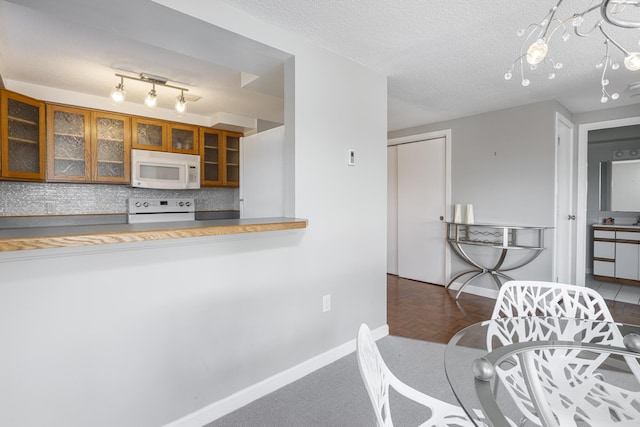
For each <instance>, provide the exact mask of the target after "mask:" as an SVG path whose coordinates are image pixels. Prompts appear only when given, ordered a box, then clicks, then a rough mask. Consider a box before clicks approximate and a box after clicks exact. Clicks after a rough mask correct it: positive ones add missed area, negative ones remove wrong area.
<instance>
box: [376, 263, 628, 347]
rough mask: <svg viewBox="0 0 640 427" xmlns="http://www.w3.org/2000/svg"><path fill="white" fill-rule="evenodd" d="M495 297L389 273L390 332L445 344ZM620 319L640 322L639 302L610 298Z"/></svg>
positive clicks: (485, 314)
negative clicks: (447, 289) (458, 295)
mask: <svg viewBox="0 0 640 427" xmlns="http://www.w3.org/2000/svg"><path fill="white" fill-rule="evenodd" d="M494 303H495V300H494V299H492V298H485V297H480V296H477V295H473V294H469V293H464V294H462V295H461V296H460V298H459V299H458V301H456V300H455V292H453V291H451V292H448V291H446V290H445V289H444V287H443V286H439V285H432V284H429V283H424V282H418V281H415V280H409V279H403V278H400V277H398V276H395V275H392V274H388V275H387V323H388V324H389V334H390V335H396V336H401V337H406V338H414V339H420V340H424V341H432V342H439V343H443V344H446V343H448V342H449V340H450V339H451V337H453V336H454V335H455V334H456V333H457V332H458V331H459V330H461V329H463V328H465V327H466V326H468V325H471V324H473V323H477V322H481V321H483V320H486V319H488V318H489V317H490V316H491V312H492V311H493V305H494ZM607 305H608V306H609V309H610V310H611V314H612V316H613V318H614V319H615V320H616V321H617V322H623V323H633V324H640V306H638V305H635V304H627V303H623V302H615V301H609V300H607Z"/></svg>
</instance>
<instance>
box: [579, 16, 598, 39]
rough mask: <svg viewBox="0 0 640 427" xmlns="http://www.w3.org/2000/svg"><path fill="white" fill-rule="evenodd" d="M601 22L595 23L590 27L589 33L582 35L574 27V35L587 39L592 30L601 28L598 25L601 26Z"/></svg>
mask: <svg viewBox="0 0 640 427" xmlns="http://www.w3.org/2000/svg"><path fill="white" fill-rule="evenodd" d="M602 22H603V21H602V20H600V21H598V22H596V23H595V24H594V25H593V27H591V29H590V30H589V31H586V32H584V33H581V32H580V31H578V27H574V32H575V33H576V36H578V37H588V36H589V34H591V33H592V32H593V31H594V30H596V29H597V28H602V27H600V25H601V24H602Z"/></svg>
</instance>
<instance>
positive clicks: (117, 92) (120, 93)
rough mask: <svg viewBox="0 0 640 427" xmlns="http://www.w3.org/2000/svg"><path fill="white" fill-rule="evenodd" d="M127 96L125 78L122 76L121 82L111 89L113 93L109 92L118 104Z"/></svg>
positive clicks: (110, 96)
mask: <svg viewBox="0 0 640 427" xmlns="http://www.w3.org/2000/svg"><path fill="white" fill-rule="evenodd" d="M126 97H127V92H126V91H125V90H124V78H123V77H120V83H118V84H117V85H115V86H114V87H113V88H112V89H111V94H109V98H111V100H112V101H113V102H115V103H116V104H120V103H122V102H124V99H125V98H126Z"/></svg>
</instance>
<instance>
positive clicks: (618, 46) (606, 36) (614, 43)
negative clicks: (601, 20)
mask: <svg viewBox="0 0 640 427" xmlns="http://www.w3.org/2000/svg"><path fill="white" fill-rule="evenodd" d="M598 28H600V32H601V33H602V35H603V36H604V38H605V39H607V40H608V41H610V42H611V43H612V44H613V45H614V46H615V47H617V48H618V49H620V51H622V53H624V55H625V56H628V55H629V52H628V51H627V50H626V49H625V48H623V47H622V46H620V45H619V44H618V42H616V41H615V40H614V39H612V38H611V37H610V36H609V35H608V34H607V33H605V32H604V29H603V28H602V25H598ZM607 51H608V47H607Z"/></svg>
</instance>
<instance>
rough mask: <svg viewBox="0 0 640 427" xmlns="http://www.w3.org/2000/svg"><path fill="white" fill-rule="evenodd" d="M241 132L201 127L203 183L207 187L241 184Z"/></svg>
mask: <svg viewBox="0 0 640 427" xmlns="http://www.w3.org/2000/svg"><path fill="white" fill-rule="evenodd" d="M240 137H242V134H241V133H237V132H228V131H222V130H217V129H208V128H201V129H200V144H201V149H200V157H201V161H202V167H201V175H202V178H201V183H200V185H202V186H205V187H215V186H224V187H238V186H239V185H240Z"/></svg>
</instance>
